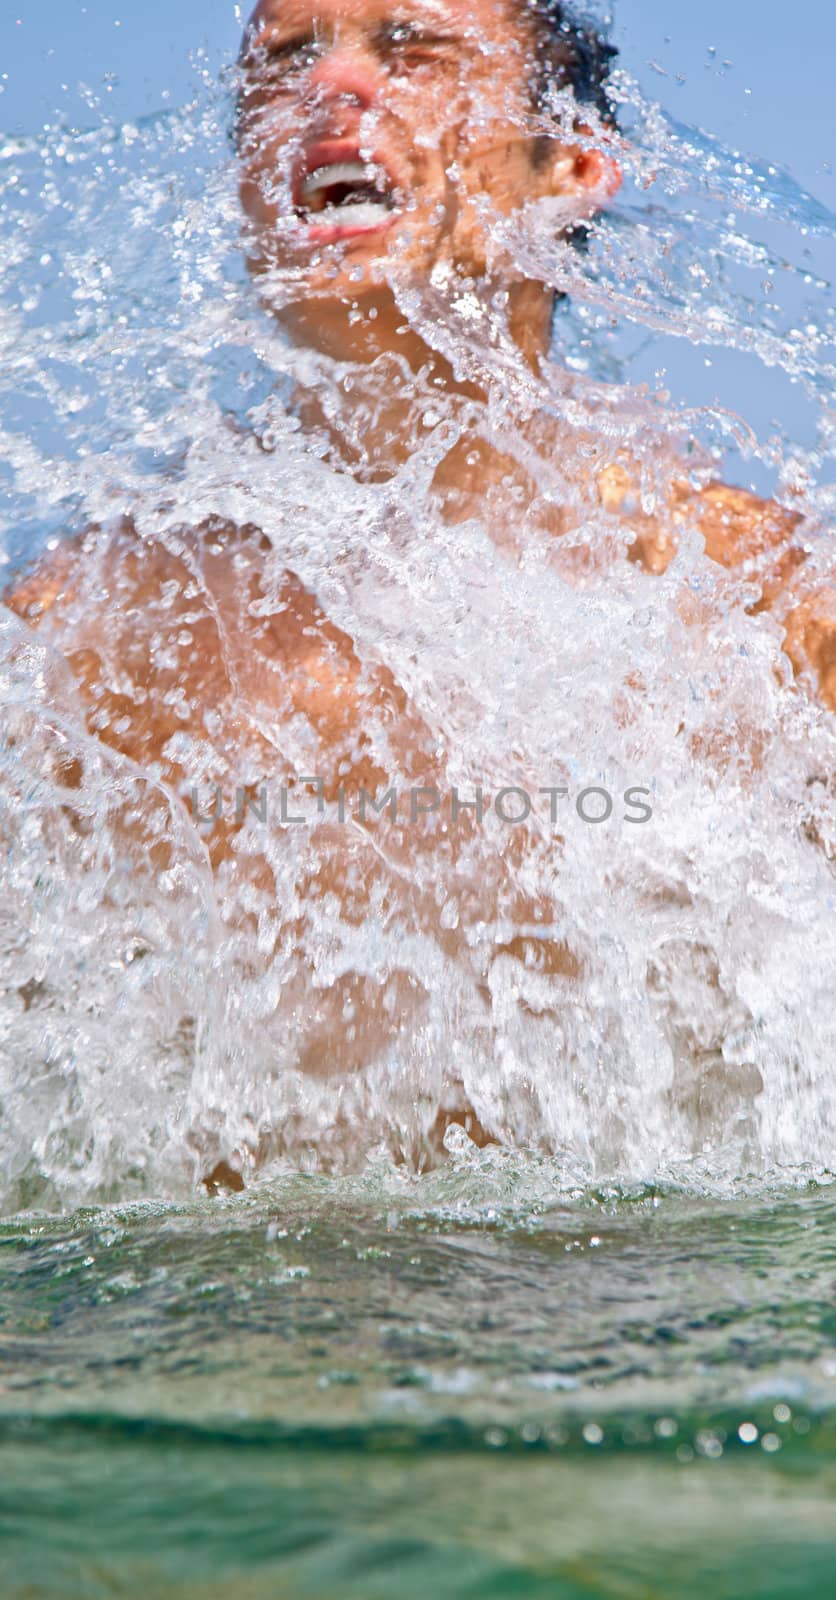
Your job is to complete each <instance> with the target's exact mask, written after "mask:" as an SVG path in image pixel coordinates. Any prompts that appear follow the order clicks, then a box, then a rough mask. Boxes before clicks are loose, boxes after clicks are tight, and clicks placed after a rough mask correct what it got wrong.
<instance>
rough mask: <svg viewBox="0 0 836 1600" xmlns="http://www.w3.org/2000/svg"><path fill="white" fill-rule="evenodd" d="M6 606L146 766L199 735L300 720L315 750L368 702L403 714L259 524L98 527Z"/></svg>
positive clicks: (110, 736) (102, 727) (231, 737)
mask: <svg viewBox="0 0 836 1600" xmlns="http://www.w3.org/2000/svg"><path fill="white" fill-rule="evenodd" d="M3 601H4V603H5V604H6V605H7V606H9V607H10V609H12V610H13V611H15V612H16V613H17V615H18V616H20V617H21V618H23V619H24V620H25V621H26V622H27V623H28V624H29V626H31V627H35V628H37V629H38V630H39V631H40V630H44V631H46V632H47V634H48V636H49V641H50V643H51V645H52V646H53V647H54V648H56V649H57V650H59V651H60V652H61V653H62V654H63V655H64V657H65V658H66V660H67V662H68V664H69V666H70V668H71V670H72V672H73V674H74V677H75V679H76V682H77V683H78V685H79V687H80V688H81V691H82V695H83V698H84V700H85V701H86V703H87V705H88V707H89V710H90V714H91V721H92V722H93V724H94V726H95V731H96V732H97V734H98V735H99V737H100V738H102V739H103V740H104V741H105V742H106V743H108V744H111V745H112V746H114V747H116V748H119V749H120V750H122V751H123V752H124V753H125V754H128V755H130V756H131V757H133V758H134V759H137V760H141V761H143V762H147V761H155V762H162V763H163V764H165V762H166V759H167V756H166V753H167V752H169V751H171V750H172V749H173V748H174V746H175V744H177V745H179V746H180V747H181V748H184V747H185V743H186V742H192V743H194V741H196V740H201V741H207V740H208V742H209V743H210V744H211V745H212V746H213V747H214V748H217V747H218V746H219V745H226V746H227V747H229V748H231V747H232V746H233V745H240V742H241V741H242V740H249V739H250V738H252V740H253V741H254V742H255V743H257V742H258V740H259V738H260V737H261V735H260V734H259V730H260V729H263V728H264V727H265V726H266V725H267V724H269V725H270V726H271V727H280V726H281V723H282V721H283V720H284V718H286V717H291V716H294V715H298V714H300V713H301V714H302V715H303V716H304V717H305V718H306V719H307V720H308V722H309V723H310V724H311V725H312V728H313V730H314V732H315V733H316V735H317V736H318V737H319V738H320V740H321V741H322V742H323V743H325V744H330V745H339V744H344V743H345V742H347V741H350V739H351V738H352V737H353V735H354V733H355V732H356V727H357V723H358V719H359V718H360V716H361V713H362V712H363V710H365V709H368V708H369V706H370V703H371V702H374V705H375V707H376V709H377V710H378V711H380V710H381V708H382V709H384V711H385V710H386V709H387V708H388V710H389V711H390V712H391V714H392V715H393V716H394V715H395V714H396V713H397V711H398V710H399V709H401V710H402V709H403V707H402V705H401V703H400V697H399V696H398V694H397V691H396V689H395V686H394V684H392V683H391V682H389V681H388V680H387V679H386V678H385V675H382V674H381V673H380V672H378V673H372V672H365V671H364V669H363V667H362V664H361V662H360V660H359V658H358V655H357V652H356V650H355V647H354V644H353V641H352V640H351V639H350V638H349V636H348V635H347V634H346V633H344V632H343V631H342V630H340V629H339V628H338V627H336V626H335V625H334V624H333V623H332V622H331V621H330V620H329V618H328V617H327V615H326V613H325V611H324V610H323V608H322V606H321V605H320V603H319V601H318V600H317V598H316V596H315V595H314V594H313V593H312V592H311V591H310V590H309V589H307V588H306V587H305V586H304V585H303V584H302V583H301V582H300V580H299V579H298V577H296V576H295V575H294V573H293V572H291V571H289V570H288V569H287V568H286V567H285V565H284V564H283V562H282V561H281V559H280V558H278V557H277V555H276V553H275V552H274V551H273V549H272V547H271V545H270V542H269V541H268V540H267V539H266V538H265V537H264V535H263V534H262V533H261V531H260V530H259V529H258V528H255V527H236V526H234V525H232V524H230V523H227V522H223V521H221V520H219V519H218V520H214V521H208V522H205V523H203V524H202V525H201V526H200V527H199V528H195V529H185V530H182V531H178V532H174V533H171V532H167V533H166V534H165V535H164V536H162V535H161V536H160V537H147V536H140V534H139V533H138V532H137V530H136V528H135V527H134V526H133V524H131V523H130V522H128V521H122V522H120V523H118V524H115V525H114V526H113V527H112V528H110V529H107V530H101V529H94V530H91V531H90V533H88V534H86V535H85V536H83V537H81V538H78V539H76V540H74V541H68V542H67V543H65V544H63V545H61V546H59V547H58V549H56V550H53V551H48V552H47V553H46V554H45V555H44V556H43V557H41V559H40V560H39V561H38V562H37V563H36V565H35V566H34V567H33V569H32V571H31V572H30V573H29V574H28V575H26V576H25V577H23V578H22V579H21V580H20V581H19V582H18V583H16V584H15V585H14V586H13V587H12V589H11V590H10V591H9V592H8V593H7V594H6V595H5V596H4V597H3ZM175 735H176V736H177V738H176V740H175Z"/></svg>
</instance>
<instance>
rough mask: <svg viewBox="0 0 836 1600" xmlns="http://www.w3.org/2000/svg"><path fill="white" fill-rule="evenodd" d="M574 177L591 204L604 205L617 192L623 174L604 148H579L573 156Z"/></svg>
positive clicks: (622, 179)
mask: <svg viewBox="0 0 836 1600" xmlns="http://www.w3.org/2000/svg"><path fill="white" fill-rule="evenodd" d="M575 178H576V181H577V183H578V184H579V185H580V188H581V189H583V190H585V191H586V194H587V196H588V199H589V203H590V205H591V206H593V207H596V206H603V205H606V203H607V201H608V200H612V198H613V196H614V195H616V194H618V191H619V189H620V188H621V185H622V183H623V181H624V174H623V173H622V171H621V167H620V166H619V164H618V162H617V161H616V159H615V156H611V155H609V154H608V153H607V152H606V151H604V150H579V151H578V152H577V155H576V157H575Z"/></svg>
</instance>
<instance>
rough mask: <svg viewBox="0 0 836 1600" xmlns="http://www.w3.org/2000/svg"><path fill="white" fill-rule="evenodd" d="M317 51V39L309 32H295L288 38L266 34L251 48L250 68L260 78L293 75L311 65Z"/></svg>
mask: <svg viewBox="0 0 836 1600" xmlns="http://www.w3.org/2000/svg"><path fill="white" fill-rule="evenodd" d="M319 51H320V44H319V41H318V40H317V39H315V38H313V36H312V35H311V34H310V33H300V34H296V35H294V36H293V37H292V38H289V39H283V38H282V37H281V35H275V34H274V35H272V36H271V35H268V36H267V37H266V38H262V39H259V40H258V41H257V43H256V45H255V46H254V48H253V51H252V55H251V70H253V71H254V72H255V73H256V75H257V76H259V77H261V78H269V79H274V78H277V77H282V78H285V77H290V76H291V75H293V76H295V75H296V74H297V73H300V72H305V71H306V70H307V69H308V68H309V67H312V66H313V64H314V62H315V61H316V59H317V57H318V55H319Z"/></svg>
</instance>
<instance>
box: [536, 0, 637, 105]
mask: <svg viewBox="0 0 836 1600" xmlns="http://www.w3.org/2000/svg"><path fill="white" fill-rule="evenodd" d="M516 4H517V5H518V6H519V7H520V9H521V10H524V11H525V12H526V14H527V15H528V17H529V18H530V19H531V22H532V24H533V27H534V33H535V37H536V39H537V70H536V74H535V79H534V82H533V84H532V90H533V94H534V100H535V104H537V105H540V104H541V103H542V101H543V100H544V98H545V96H546V95H547V94H548V93H549V91H550V90H554V89H571V90H572V92H573V94H574V96H575V99H576V100H577V101H578V102H579V104H581V105H588V106H593V107H594V109H595V110H596V111H597V112H598V115H599V116H600V117H601V120H602V121H603V122H606V123H608V124H609V125H610V126H611V127H615V125H616V113H615V106H614V103H613V101H612V99H611V97H610V93H609V76H610V71H611V68H612V63H613V61H614V59H615V57H616V56H617V55H618V50H617V49H616V46H615V45H614V44H611V43H610V41H609V40H608V39H607V38H605V36H604V35H603V34H602V33H601V32H600V30H599V29H598V28H597V27H596V26H595V24H594V23H592V22H589V21H587V20H584V19H583V18H582V17H580V16H578V15H577V13H573V11H572V9H571V7H569V6H566V5H564V4H563V3H562V0H516Z"/></svg>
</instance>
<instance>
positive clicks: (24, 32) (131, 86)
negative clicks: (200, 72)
mask: <svg viewBox="0 0 836 1600" xmlns="http://www.w3.org/2000/svg"><path fill="white" fill-rule="evenodd" d="M246 4H248V0H245V5H246ZM238 10H239V8H238V7H237V6H236V5H235V4H234V0H3V6H2V13H1V14H0V87H2V91H3V92H2V94H0V129H2V130H3V131H4V132H6V133H9V132H12V131H21V132H22V131H27V132H31V131H34V130H35V129H37V128H38V127H39V126H40V125H42V124H43V123H44V122H49V121H50V120H54V119H55V116H56V111H57V110H58V109H59V108H61V109H63V110H64V111H65V113H67V114H69V116H70V119H71V120H73V121H76V120H78V121H83V120H86V117H85V116H84V111H83V101H81V100H80V99H79V94H78V85H79V84H80V83H83V84H86V85H87V87H88V88H89V89H90V90H92V91H93V92H94V93H96V94H99V95H103V96H106V97H107V100H108V102H109V104H110V105H111V106H112V108H113V114H114V115H115V116H117V117H132V116H137V115H140V114H141V113H142V112H144V111H151V110H155V109H158V108H160V107H162V106H165V105H170V104H172V103H173V102H176V101H178V100H181V99H183V98H184V97H185V96H186V95H187V94H188V90H189V83H190V80H191V75H192V68H191V66H190V62H189V56H190V52H191V51H193V50H194V49H195V47H196V46H199V45H202V46H203V47H204V48H205V49H206V51H207V54H208V64H209V65H210V67H211V68H212V69H213V70H214V69H216V68H217V66H218V65H219V64H220V63H221V62H222V61H223V60H224V59H225V58H228V56H229V55H230V53H231V52H233V51H234V49H235V46H236V42H237V39H238V35H239V32H240V24H239V21H238V18H237V16H236V13H237V12H238ZM615 13H616V27H615V33H616V38H617V40H618V43H619V45H620V46H621V49H622V56H623V60H624V62H625V64H626V66H627V67H628V68H629V69H630V71H631V72H633V73H634V74H636V76H638V77H639V78H640V80H641V81H642V83H643V85H644V87H645V89H646V90H647V91H648V92H649V93H651V94H652V95H653V96H654V97H655V98H657V99H659V100H661V101H662V102H663V104H664V105H665V106H666V107H667V108H668V109H669V110H671V111H673V112H674V113H675V114H676V115H677V116H679V117H680V118H681V119H682V120H683V121H687V122H694V123H697V124H698V125H700V126H701V127H703V128H706V129H708V130H709V131H711V132H714V133H717V134H718V135H719V136H720V137H721V138H722V139H723V140H724V141H725V142H727V143H731V144H734V145H738V146H740V147H742V148H744V149H746V150H747V151H749V152H751V153H753V154H756V155H759V156H763V157H768V158H769V159H770V160H771V161H774V162H780V163H781V164H782V165H784V166H787V167H789V168H790V169H791V171H792V172H793V173H794V174H795V176H796V177H797V178H798V179H799V180H800V181H801V182H802V183H803V184H804V185H805V187H807V188H810V189H812V190H813V192H814V193H816V194H818V195H819V197H820V198H821V199H823V200H825V201H827V202H828V203H829V204H830V205H831V206H834V207H836V180H834V177H833V174H832V172H830V171H828V170H827V168H826V166H825V163H826V161H827V157H828V154H831V155H832V154H833V137H832V112H831V110H830V109H829V107H830V104H831V99H832V97H831V94H830V93H829V91H828V89H827V76H828V67H829V62H830V58H831V55H832V54H833V46H834V44H836V6H834V5H833V0H794V3H793V4H792V5H788V4H787V3H786V0H758V3H757V4H755V3H754V0H751V3H749V0H734V3H730V0H700V4H699V5H694V4H691V5H689V4H687V3H685V4H683V0H616V5H615ZM712 46H713V47H714V52H715V53H714V54H709V47H712ZM724 62H730V63H731V65H730V66H724V65H723V63H724ZM651 63H654V65H651ZM658 68H661V69H662V70H661V72H660V71H658V70H657V69H658ZM663 74H664V75H663ZM678 78H682V79H683V80H684V81H682V82H680V81H678ZM62 85H66V86H67V87H66V88H64V87H62ZM747 90H748V91H750V92H749V93H747ZM88 115H89V113H88Z"/></svg>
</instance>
